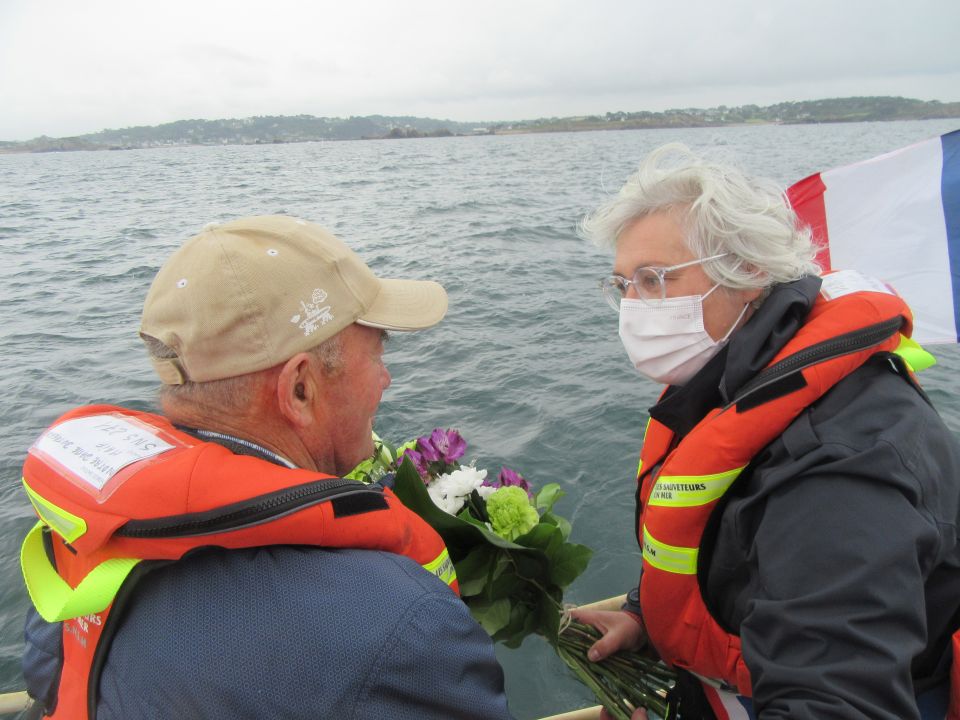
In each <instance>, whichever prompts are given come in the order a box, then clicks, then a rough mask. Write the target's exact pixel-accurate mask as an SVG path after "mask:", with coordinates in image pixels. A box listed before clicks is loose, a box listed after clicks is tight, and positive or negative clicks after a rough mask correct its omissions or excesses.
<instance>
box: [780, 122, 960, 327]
mask: <svg viewBox="0 0 960 720" xmlns="http://www.w3.org/2000/svg"><path fill="white" fill-rule="evenodd" d="M787 198H788V199H789V201H790V203H791V204H792V205H793V208H794V210H795V211H796V212H797V215H798V216H799V217H800V220H801V222H804V223H807V224H808V225H810V226H811V227H812V228H813V233H814V239H815V240H816V241H817V243H818V244H819V245H820V246H821V248H822V250H821V252H820V254H819V256H818V257H817V259H818V261H819V262H820V266H821V267H822V268H823V269H824V270H831V269H836V270H857V271H859V272H860V273H862V274H864V275H869V276H872V277H875V278H877V279H879V280H883V281H884V282H886V283H888V284H889V285H891V286H892V287H893V288H894V289H895V290H896V291H897V292H898V293H899V294H900V296H901V297H902V298H903V299H904V300H905V301H906V302H907V304H908V305H909V306H910V309H911V310H912V311H913V316H914V331H913V339H914V340H916V341H917V342H919V343H952V342H958V341H960V130H955V131H953V132H951V133H948V134H946V135H942V136H940V137H938V138H933V139H930V140H926V141H924V142H921V143H917V144H916V145H911V146H909V147H906V148H903V149H901V150H895V151H894V152H891V153H887V154H886V155H880V156H879V157H875V158H872V159H870V160H865V161H863V162H858V163H855V164H853V165H847V166H845V167H840V168H836V169H834V170H827V171H825V172H821V173H817V174H815V175H811V176H810V177H808V178H805V179H804V180H801V181H800V182H798V183H797V184H795V185H793V186H792V187H790V188H789V189H788V190H787Z"/></svg>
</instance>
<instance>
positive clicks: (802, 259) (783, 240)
mask: <svg viewBox="0 0 960 720" xmlns="http://www.w3.org/2000/svg"><path fill="white" fill-rule="evenodd" d="M660 212H667V213H671V214H673V215H674V217H675V218H676V219H677V221H678V222H679V223H680V227H681V229H682V230H683V233H684V237H685V240H686V243H687V246H688V247H689V248H690V250H691V252H693V253H694V255H696V256H697V257H699V258H703V257H709V256H711V255H719V254H720V253H730V255H728V256H727V257H724V258H720V259H718V260H716V261H714V262H711V263H708V264H707V265H706V266H704V271H705V272H706V273H707V275H708V276H709V277H710V278H711V279H712V280H713V281H714V282H718V283H720V284H721V285H722V286H724V287H728V288H736V289H754V288H769V287H770V286H771V285H774V284H776V283H781V282H790V281H792V280H798V279H799V278H801V277H803V276H805V275H816V274H818V273H819V272H820V268H819V266H818V265H817V263H816V260H815V257H816V252H817V248H816V246H815V245H814V243H813V240H812V238H811V232H810V229H809V228H808V227H800V226H799V223H798V221H797V216H796V214H795V213H794V212H793V210H792V209H791V207H790V205H789V203H788V202H787V200H786V197H785V196H784V194H783V190H782V189H781V188H780V187H779V186H778V185H776V184H775V183H774V182H772V181H770V180H766V179H763V178H751V177H748V176H747V175H746V174H744V173H743V172H742V171H741V170H740V169H739V168H737V167H736V166H734V165H732V164H722V163H719V162H711V161H708V160H706V159H704V158H702V157H700V156H698V155H697V154H695V153H694V152H693V151H692V150H690V149H689V148H688V147H686V146H685V145H681V144H679V143H671V144H669V145H664V146H663V147H660V148H657V149H656V150H654V151H653V152H652V153H650V154H649V155H648V156H647V157H646V159H645V160H644V161H643V162H642V163H641V165H640V168H639V170H637V172H636V173H634V174H633V175H631V176H630V178H629V179H628V180H627V182H626V184H625V185H624V186H623V187H622V188H621V189H620V192H619V193H618V194H617V195H616V196H615V197H613V198H612V199H610V200H609V201H608V202H607V203H605V204H604V205H602V206H601V207H599V208H598V209H597V210H596V211H594V212H593V213H591V214H590V215H588V216H587V217H585V218H584V219H583V221H582V222H581V225H580V229H581V233H582V234H583V236H584V237H586V238H587V239H589V240H591V241H592V242H593V243H594V244H596V245H598V246H600V247H608V248H614V247H616V244H617V240H618V239H619V237H620V234H621V233H622V232H623V231H624V230H626V229H627V227H628V226H629V225H630V224H631V223H633V222H634V221H636V220H639V219H640V218H643V217H645V216H647V215H652V214H654V213H660Z"/></svg>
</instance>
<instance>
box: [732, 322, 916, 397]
mask: <svg viewBox="0 0 960 720" xmlns="http://www.w3.org/2000/svg"><path fill="white" fill-rule="evenodd" d="M901 327H903V318H902V317H901V316H899V315H898V316H897V317H895V318H891V319H890V320H884V321H882V322H879V323H876V324H875V325H870V326H868V327H865V328H861V329H859V330H854V331H853V332H849V333H846V334H844V335H840V336H838V337H835V338H830V339H829V340H824V341H823V342H820V343H817V344H816V345H811V346H810V347H808V348H806V349H804V350H800V351H799V352H797V353H794V354H793V355H790V356H789V357H786V358H784V359H783V360H781V361H780V362H778V363H777V364H776V365H771V366H770V367H768V368H767V369H766V370H763V371H762V372H760V373H759V374H758V375H756V376H754V378H753V379H752V380H750V381H749V382H747V383H746V384H745V385H744V386H743V387H741V388H740V390H739V392H738V393H737V395H736V397H734V399H733V400H731V401H730V402H729V403H728V404H727V405H726V407H725V408H724V410H727V409H729V408H731V407H733V406H734V405H736V404H737V403H738V402H740V401H741V400H743V399H744V398H745V397H747V396H748V395H751V394H753V393H755V392H756V391H757V390H760V389H762V388H765V387H767V386H768V385H771V384H773V383H775V382H777V381H779V380H782V379H783V378H784V377H786V376H787V375H791V374H793V373H796V372H799V371H801V370H803V369H805V368H808V367H810V366H811V365H816V364H817V363H821V362H824V361H826V360H832V359H833V358H837V357H841V356H843V355H849V354H850V353H854V352H858V351H860V350H865V349H866V348H869V347H872V346H874V345H879V344H880V343H882V342H883V341H884V340H886V339H887V338H889V337H890V336H891V335H893V334H894V333H895V332H899V330H900V328H901Z"/></svg>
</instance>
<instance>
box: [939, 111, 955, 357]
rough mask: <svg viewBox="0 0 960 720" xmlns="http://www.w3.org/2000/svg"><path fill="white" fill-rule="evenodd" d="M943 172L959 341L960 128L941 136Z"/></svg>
mask: <svg viewBox="0 0 960 720" xmlns="http://www.w3.org/2000/svg"><path fill="white" fill-rule="evenodd" d="M940 143H941V145H942V149H943V172H942V173H941V175H940V197H941V198H942V200H943V219H944V221H945V224H946V227H947V253H948V254H949V256H950V281H951V284H952V285H953V322H954V327H955V328H956V330H957V341H958V342H960V130H954V131H953V132H952V133H947V134H946V135H943V136H941V137H940Z"/></svg>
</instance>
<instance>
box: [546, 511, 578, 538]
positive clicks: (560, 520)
mask: <svg viewBox="0 0 960 720" xmlns="http://www.w3.org/2000/svg"><path fill="white" fill-rule="evenodd" d="M540 522H545V523H550V524H551V525H556V526H557V527H558V528H560V532H561V533H563V539H564V540H566V539H567V538H568V537H570V531H571V529H572V528H571V527H570V522H569V521H568V520H567V519H566V518H564V517H560V516H559V515H554V514H553V513H552V512H545V513H544V514H543V515H542V516H541V517H540Z"/></svg>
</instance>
